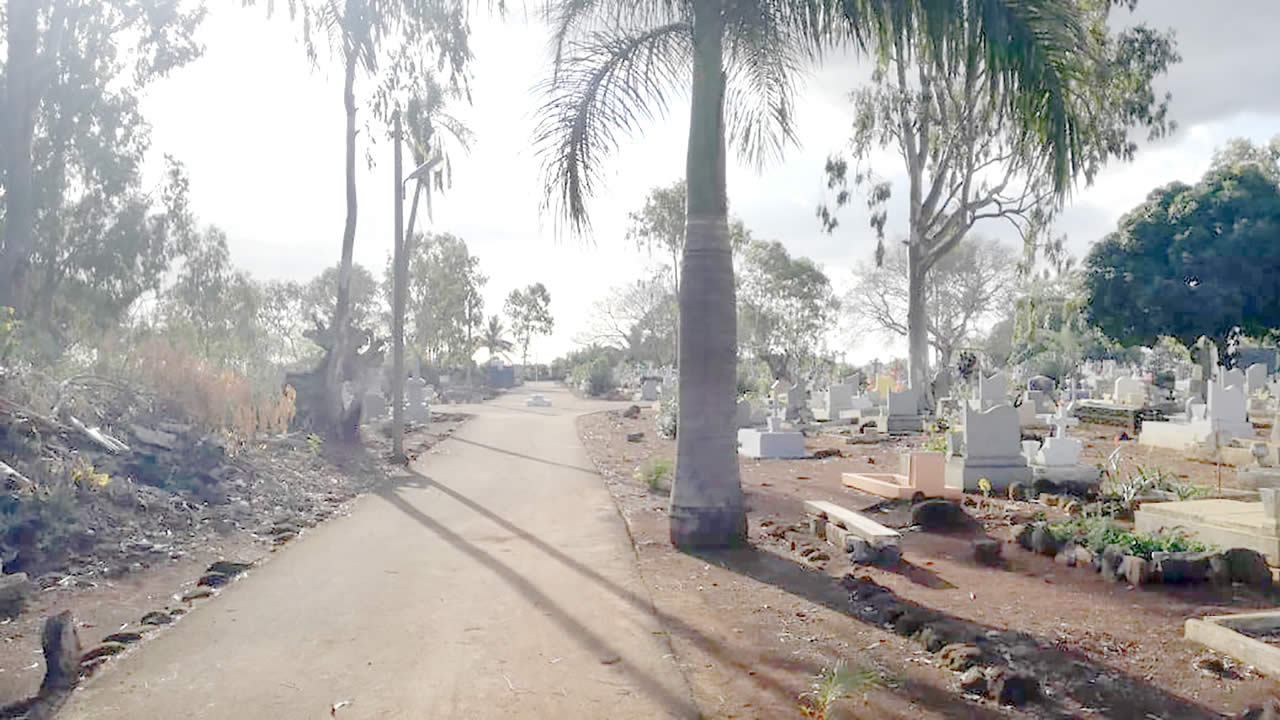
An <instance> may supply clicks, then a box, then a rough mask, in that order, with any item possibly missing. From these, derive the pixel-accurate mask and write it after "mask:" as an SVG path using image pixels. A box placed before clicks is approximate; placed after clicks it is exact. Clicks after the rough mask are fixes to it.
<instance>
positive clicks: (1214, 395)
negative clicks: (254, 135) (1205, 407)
mask: <svg viewBox="0 0 1280 720" xmlns="http://www.w3.org/2000/svg"><path fill="white" fill-rule="evenodd" d="M1234 372H1238V371H1237V370H1231V371H1228V372H1227V373H1224V374H1223V378H1222V380H1219V381H1215V382H1211V383H1209V412H1208V417H1209V422H1210V423H1211V424H1212V425H1213V432H1216V433H1222V434H1224V435H1225V436H1227V437H1242V438H1251V437H1253V425H1251V424H1249V420H1248V416H1247V415H1246V405H1245V396H1244V385H1243V383H1241V384H1237V385H1224V382H1225V381H1226V380H1228V379H1229V376H1230V375H1231V373H1234ZM1241 374H1242V375H1243V373H1241Z"/></svg>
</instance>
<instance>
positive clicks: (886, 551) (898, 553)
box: [876, 545, 902, 568]
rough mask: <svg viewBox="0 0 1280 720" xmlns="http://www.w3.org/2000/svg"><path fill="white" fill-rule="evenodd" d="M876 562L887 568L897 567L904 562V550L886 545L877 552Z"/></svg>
mask: <svg viewBox="0 0 1280 720" xmlns="http://www.w3.org/2000/svg"><path fill="white" fill-rule="evenodd" d="M876 562H877V563H879V564H880V565H883V566H884V567H887V568H892V567H897V566H898V564H899V563H901V562H902V548H900V547H898V546H897V545H884V546H882V547H881V548H880V549H879V550H877V551H876Z"/></svg>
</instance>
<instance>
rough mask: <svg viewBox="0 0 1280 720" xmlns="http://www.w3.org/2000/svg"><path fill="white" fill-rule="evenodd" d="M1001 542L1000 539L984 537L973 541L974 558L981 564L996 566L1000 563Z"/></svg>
mask: <svg viewBox="0 0 1280 720" xmlns="http://www.w3.org/2000/svg"><path fill="white" fill-rule="evenodd" d="M1001 547H1002V546H1001V543H1000V541H999V540H993V539H991V538H983V539H981V540H974V541H973V559H974V560H976V561H977V562H978V564H980V565H989V566H996V565H999V564H1000V550H1001Z"/></svg>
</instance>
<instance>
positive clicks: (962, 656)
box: [939, 643, 982, 672]
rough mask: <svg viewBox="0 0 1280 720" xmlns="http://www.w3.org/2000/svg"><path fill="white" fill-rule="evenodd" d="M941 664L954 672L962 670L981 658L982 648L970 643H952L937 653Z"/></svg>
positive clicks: (976, 662)
mask: <svg viewBox="0 0 1280 720" xmlns="http://www.w3.org/2000/svg"><path fill="white" fill-rule="evenodd" d="M939 655H940V656H941V658H942V664H943V665H945V666H946V667H948V668H951V669H952V670H955V671H956V672H964V671H965V670H968V669H969V668H971V667H973V666H974V665H977V664H978V661H979V660H981V659H982V649H981V648H979V647H978V646H977V645H974V644H972V643H952V644H950V645H948V646H946V647H944V648H942V652H941V653H939Z"/></svg>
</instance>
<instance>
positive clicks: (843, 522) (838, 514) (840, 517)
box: [804, 500, 902, 547]
mask: <svg viewBox="0 0 1280 720" xmlns="http://www.w3.org/2000/svg"><path fill="white" fill-rule="evenodd" d="M804 511H805V513H806V514H807V515H810V516H812V517H815V518H818V519H819V520H824V521H826V522H827V523H834V524H835V525H838V526H840V527H842V528H844V529H845V530H848V531H849V532H851V533H853V534H855V535H857V536H858V537H860V538H862V539H863V540H866V541H867V542H868V543H870V544H871V545H873V546H875V547H881V546H884V545H897V544H899V543H900V542H901V541H902V533H900V532H898V531H897V530H894V529H893V528H887V527H885V526H883V525H881V524H880V523H878V522H876V521H875V520H872V519H871V518H869V517H867V516H866V515H863V514H861V513H858V512H855V511H853V510H848V509H846V508H842V507H840V506H839V505H836V504H835V503H832V502H827V501H825V500H806V501H805V503H804Z"/></svg>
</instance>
